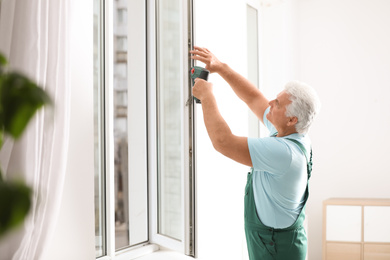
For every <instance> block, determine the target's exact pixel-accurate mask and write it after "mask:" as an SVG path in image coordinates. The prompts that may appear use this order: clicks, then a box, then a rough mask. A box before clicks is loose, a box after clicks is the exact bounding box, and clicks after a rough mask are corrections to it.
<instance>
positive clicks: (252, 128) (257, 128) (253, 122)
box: [246, 0, 265, 137]
mask: <svg viewBox="0 0 390 260" xmlns="http://www.w3.org/2000/svg"><path fill="white" fill-rule="evenodd" d="M246 6H247V7H251V8H253V9H255V10H256V11H257V54H258V58H257V68H258V69H259V71H258V72H257V73H258V74H257V85H256V83H255V82H252V83H253V84H255V85H256V87H257V88H259V89H260V88H261V79H262V77H261V69H260V55H261V53H260V51H261V48H260V44H261V39H260V31H259V28H260V15H261V14H260V1H255V0H247V1H246ZM246 15H247V21H248V12H247V14H246ZM247 32H248V24H247ZM249 44H250V43H249V36H247V48H248V49H249ZM248 54H249V50H248ZM249 63H250V61H249V55H248V78H249V80H251V79H250V74H249V70H250V66H251V64H249ZM248 122H249V126H248V130H249V133H248V134H249V136H250V137H260V136H262V134H263V133H264V132H265V131H264V126H263V125H262V124H261V121H260V120H259V119H258V118H257V117H256V115H254V114H253V112H252V111H249V118H248Z"/></svg>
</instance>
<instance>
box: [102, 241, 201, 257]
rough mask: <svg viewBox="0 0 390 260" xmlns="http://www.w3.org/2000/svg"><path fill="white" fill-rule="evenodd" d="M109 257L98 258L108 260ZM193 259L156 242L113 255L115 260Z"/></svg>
mask: <svg viewBox="0 0 390 260" xmlns="http://www.w3.org/2000/svg"><path fill="white" fill-rule="evenodd" d="M109 259H110V258H99V260H109ZM130 259H137V260H194V258H192V257H189V256H186V255H183V254H181V253H178V252H175V251H171V250H168V249H165V248H160V247H159V246H158V245H156V244H148V245H144V246H140V247H139V248H134V249H131V250H128V251H123V252H121V253H119V254H117V255H116V256H115V260H130Z"/></svg>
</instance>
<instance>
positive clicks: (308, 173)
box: [286, 138, 313, 180]
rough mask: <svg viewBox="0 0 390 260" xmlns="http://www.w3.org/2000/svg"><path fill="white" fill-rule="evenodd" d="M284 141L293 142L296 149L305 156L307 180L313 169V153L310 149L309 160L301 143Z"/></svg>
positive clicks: (293, 140) (292, 140)
mask: <svg viewBox="0 0 390 260" xmlns="http://www.w3.org/2000/svg"><path fill="white" fill-rule="evenodd" d="M286 139H287V140H290V141H291V142H293V143H295V144H296V145H298V147H299V148H300V149H301V151H302V152H303V154H304V155H305V157H306V164H307V179H308V180H309V179H310V176H311V170H312V168H313V162H312V155H313V151H312V149H311V148H310V159H309V155H308V153H307V151H306V149H305V147H304V146H303V145H302V143H301V142H299V141H297V140H295V139H290V138H286Z"/></svg>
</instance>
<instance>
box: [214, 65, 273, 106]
mask: <svg viewBox="0 0 390 260" xmlns="http://www.w3.org/2000/svg"><path fill="white" fill-rule="evenodd" d="M218 74H219V75H220V76H221V77H222V78H223V79H224V80H225V81H226V82H227V83H228V84H229V85H230V86H231V88H232V89H233V91H234V92H235V93H236V95H237V96H238V97H239V98H240V99H241V100H242V101H244V102H245V103H247V104H249V103H251V102H252V100H253V99H254V98H256V99H258V98H259V97H260V98H263V101H264V102H267V103H268V101H267V100H266V98H265V97H264V95H263V94H262V93H261V92H260V90H259V89H257V87H256V86H255V85H253V84H252V83H251V82H250V81H249V80H248V79H246V78H245V77H243V76H242V75H240V74H239V73H237V72H236V71H234V70H233V69H232V68H230V67H229V65H227V64H226V63H224V64H223V65H222V66H221V69H220V70H219V71H218ZM258 101H262V100H258Z"/></svg>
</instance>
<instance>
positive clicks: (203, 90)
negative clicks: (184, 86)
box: [192, 78, 213, 101]
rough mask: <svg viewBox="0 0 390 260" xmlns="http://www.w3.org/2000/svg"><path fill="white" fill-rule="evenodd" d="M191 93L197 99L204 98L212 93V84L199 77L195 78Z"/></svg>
mask: <svg viewBox="0 0 390 260" xmlns="http://www.w3.org/2000/svg"><path fill="white" fill-rule="evenodd" d="M192 94H193V95H194V96H195V97H196V98H197V99H199V100H201V101H202V100H204V99H206V98H207V97H210V96H212V95H213V84H212V83H210V82H208V81H205V80H203V79H200V78H196V79H195V85H194V87H193V88H192Z"/></svg>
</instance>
